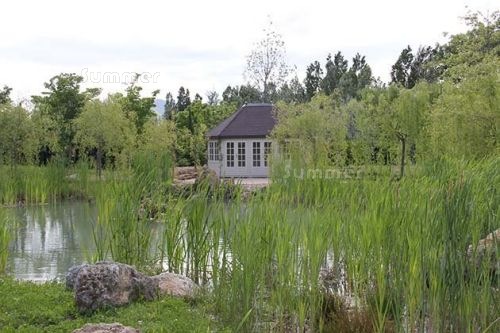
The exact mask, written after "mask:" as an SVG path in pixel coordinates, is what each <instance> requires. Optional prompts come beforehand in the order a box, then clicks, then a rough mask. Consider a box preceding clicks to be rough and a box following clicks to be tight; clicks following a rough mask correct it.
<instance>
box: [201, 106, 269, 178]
mask: <svg viewBox="0 0 500 333" xmlns="http://www.w3.org/2000/svg"><path fill="white" fill-rule="evenodd" d="M275 125H276V119H275V117H274V114H273V105H272V104H245V105H243V106H242V107H241V108H240V109H239V110H238V111H236V112H235V113H233V114H232V115H231V116H230V117H228V118H227V119H225V120H224V121H222V122H221V123H220V124H219V125H217V126H216V127H215V128H213V129H212V130H210V131H209V132H208V135H207V136H208V149H207V154H208V156H207V157H208V158H207V160H208V168H209V169H211V170H213V171H214V172H215V173H216V174H217V176H218V177H221V178H232V177H268V176H269V167H270V166H269V161H270V159H271V154H272V151H273V150H274V148H275V147H273V142H272V141H271V140H270V139H269V138H268V136H269V134H270V133H271V131H272V129H273V128H274V126H275Z"/></svg>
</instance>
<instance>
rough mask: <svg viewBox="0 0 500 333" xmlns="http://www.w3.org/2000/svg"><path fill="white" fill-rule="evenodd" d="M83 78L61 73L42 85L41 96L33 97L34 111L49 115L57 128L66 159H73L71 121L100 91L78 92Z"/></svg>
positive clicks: (73, 132)
mask: <svg viewBox="0 0 500 333" xmlns="http://www.w3.org/2000/svg"><path fill="white" fill-rule="evenodd" d="M82 81H83V77H81V76H79V75H76V74H74V73H62V74H59V75H57V76H54V77H52V78H51V79H50V81H49V82H46V83H45V84H44V87H45V89H47V90H48V91H45V92H43V93H42V96H33V103H34V105H35V110H37V111H38V112H41V113H43V114H47V115H49V116H50V117H51V118H52V119H53V120H54V121H55V122H56V123H57V126H58V129H59V130H58V133H59V142H60V147H61V148H62V149H63V151H65V153H66V158H67V159H75V158H76V156H75V150H74V136H75V129H74V128H73V120H74V119H76V118H77V117H78V116H79V115H80V113H81V112H82V110H83V107H84V106H85V103H86V102H87V101H89V100H91V99H93V98H95V97H97V96H98V95H99V94H100V90H99V89H96V88H93V89H86V90H84V91H83V92H82V91H80V84H81V83H82Z"/></svg>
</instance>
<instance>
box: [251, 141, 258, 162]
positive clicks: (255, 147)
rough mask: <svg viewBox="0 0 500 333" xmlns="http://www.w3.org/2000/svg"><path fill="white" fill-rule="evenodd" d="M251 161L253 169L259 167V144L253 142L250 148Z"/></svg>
mask: <svg viewBox="0 0 500 333" xmlns="http://www.w3.org/2000/svg"><path fill="white" fill-rule="evenodd" d="M252 160H253V164H252V165H253V166H254V167H260V142H254V143H253V147H252Z"/></svg>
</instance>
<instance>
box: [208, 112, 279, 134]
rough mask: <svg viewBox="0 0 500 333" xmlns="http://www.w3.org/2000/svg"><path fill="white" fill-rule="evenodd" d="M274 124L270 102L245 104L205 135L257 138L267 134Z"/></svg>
mask: <svg viewBox="0 0 500 333" xmlns="http://www.w3.org/2000/svg"><path fill="white" fill-rule="evenodd" d="M274 125H276V119H275V117H274V114H273V105H272V104H245V105H243V106H242V107H241V108H240V109H239V110H238V111H236V112H235V113H233V114H232V115H231V116H229V117H228V118H226V119H225V120H224V121H222V122H221V123H220V124H219V125H217V126H215V127H214V128H212V129H211V130H210V131H209V132H208V134H207V136H208V137H209V138H211V139H215V138H219V139H223V138H244V137H246V138H258V137H266V136H268V135H269V134H270V133H271V131H272V129H273V128H274Z"/></svg>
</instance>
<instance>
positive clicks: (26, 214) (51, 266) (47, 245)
mask: <svg viewBox="0 0 500 333" xmlns="http://www.w3.org/2000/svg"><path fill="white" fill-rule="evenodd" d="M7 210H8V215H9V216H10V217H11V220H13V221H14V223H15V232H14V234H13V238H12V240H11V243H10V247H9V259H8V260H9V262H8V265H7V269H8V273H9V274H10V275H12V276H14V277H15V278H17V279H21V280H32V281H47V280H53V279H58V280H60V279H64V277H65V274H66V272H67V270H68V268H70V267H71V266H74V265H78V264H81V263H82V262H84V261H89V260H88V259H89V257H90V256H91V255H92V253H93V250H94V242H93V236H92V225H93V224H95V222H96V216H97V211H96V208H95V206H94V205H92V204H90V203H88V202H63V203H58V204H54V205H41V206H26V207H16V208H8V209H7Z"/></svg>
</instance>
